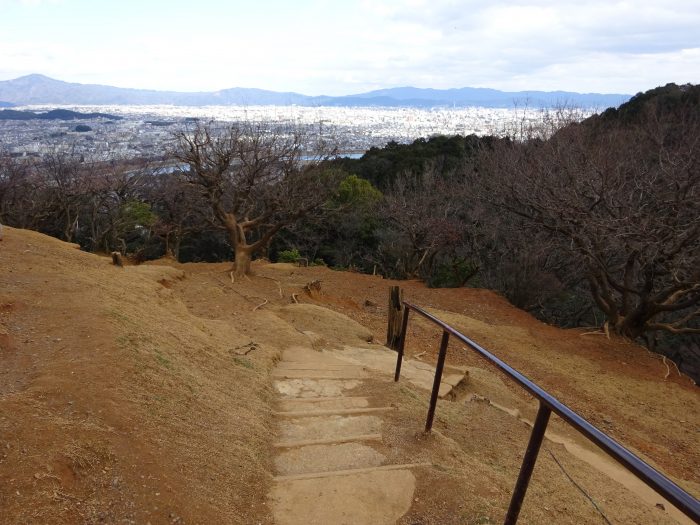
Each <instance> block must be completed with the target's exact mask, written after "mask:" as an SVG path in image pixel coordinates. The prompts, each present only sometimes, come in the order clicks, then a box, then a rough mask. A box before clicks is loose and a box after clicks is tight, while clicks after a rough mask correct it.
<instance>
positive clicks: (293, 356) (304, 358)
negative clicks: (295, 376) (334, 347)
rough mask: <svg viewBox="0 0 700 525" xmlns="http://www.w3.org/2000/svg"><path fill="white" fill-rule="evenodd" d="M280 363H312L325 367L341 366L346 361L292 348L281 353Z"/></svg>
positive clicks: (322, 353) (313, 351)
mask: <svg viewBox="0 0 700 525" xmlns="http://www.w3.org/2000/svg"><path fill="white" fill-rule="evenodd" d="M280 363H285V364H289V363H314V364H326V365H343V364H347V362H346V361H342V360H340V359H337V358H336V357H335V356H333V355H330V354H328V353H325V352H319V351H317V350H312V349H310V348H303V347H299V346H297V347H292V348H287V349H286V350H284V351H283V352H282V359H281V361H280Z"/></svg>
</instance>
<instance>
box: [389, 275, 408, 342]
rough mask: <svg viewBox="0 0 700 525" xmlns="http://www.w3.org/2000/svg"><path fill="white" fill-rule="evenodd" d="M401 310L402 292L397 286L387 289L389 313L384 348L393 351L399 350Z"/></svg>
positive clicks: (402, 308) (402, 307)
mask: <svg viewBox="0 0 700 525" xmlns="http://www.w3.org/2000/svg"><path fill="white" fill-rule="evenodd" d="M403 310H404V306H403V291H402V290H401V288H400V287H399V286H391V287H390V288H389V313H388V324H387V330H386V346H388V347H389V348H391V349H393V350H398V348H399V340H400V339H401V322H402V321H403Z"/></svg>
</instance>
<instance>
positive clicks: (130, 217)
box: [119, 200, 158, 231]
mask: <svg viewBox="0 0 700 525" xmlns="http://www.w3.org/2000/svg"><path fill="white" fill-rule="evenodd" d="M119 212H120V216H121V220H122V223H123V230H124V231H129V230H133V229H134V228H136V227H137V226H142V227H144V228H147V227H150V226H152V225H153V224H154V223H155V222H156V220H157V219H158V217H157V216H156V214H155V213H153V211H151V205H150V204H148V203H147V202H142V201H137V200H130V201H127V202H126V203H124V204H123V205H122V207H121V209H120V210H119Z"/></svg>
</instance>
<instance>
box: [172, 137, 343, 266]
mask: <svg viewBox="0 0 700 525" xmlns="http://www.w3.org/2000/svg"><path fill="white" fill-rule="evenodd" d="M304 138H305V137H304V136H303V134H302V133H301V132H300V131H299V130H296V129H289V130H286V129H265V128H263V127H262V126H256V125H253V124H234V125H229V126H225V127H223V126H220V127H215V126H214V125H213V124H209V125H203V124H198V125H197V126H196V127H195V128H194V129H193V130H192V131H182V132H178V133H176V135H175V144H174V148H173V151H172V156H173V157H174V158H175V159H177V160H178V161H180V162H182V163H184V164H186V165H187V169H185V170H184V171H183V176H184V177H185V178H186V179H187V180H188V181H189V182H190V183H191V184H193V185H195V186H196V187H197V188H198V189H199V191H200V192H201V194H202V196H203V197H204V198H205V199H206V201H207V202H208V204H209V207H210V210H209V211H210V214H209V221H210V223H211V224H212V225H214V226H216V227H218V228H221V229H223V230H225V231H226V233H227V236H228V239H229V242H230V244H231V247H232V248H233V250H234V255H235V262H234V269H235V272H236V273H237V274H246V273H249V272H250V262H251V259H252V256H253V255H254V254H255V253H257V252H258V251H260V250H261V249H263V248H265V247H267V245H268V244H269V242H270V240H271V239H272V238H273V236H274V235H275V234H276V233H277V232H279V231H280V230H281V229H282V228H284V227H285V226H287V225H289V224H291V223H293V222H294V221H296V220H298V219H299V218H301V217H303V216H305V215H306V214H308V213H310V212H311V211H312V210H314V209H316V208H318V207H319V206H321V205H322V204H323V203H324V202H326V200H327V199H328V198H329V197H330V196H331V194H332V192H333V191H335V188H336V187H337V183H338V181H337V180H336V179H335V177H333V176H332V175H330V174H329V173H333V172H326V171H324V170H323V169H321V166H320V164H321V161H322V160H323V159H324V158H325V157H326V156H327V155H328V154H329V153H330V152H329V151H327V149H326V148H325V146H324V145H323V144H318V145H317V148H316V149H315V151H314V152H313V154H312V155H309V153H308V152H307V151H306V148H305V147H306V146H307V144H305V142H304Z"/></svg>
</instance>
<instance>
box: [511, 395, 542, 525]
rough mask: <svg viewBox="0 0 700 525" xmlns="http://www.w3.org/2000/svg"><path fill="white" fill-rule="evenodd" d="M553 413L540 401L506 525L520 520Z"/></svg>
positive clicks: (512, 524) (513, 524)
mask: <svg viewBox="0 0 700 525" xmlns="http://www.w3.org/2000/svg"><path fill="white" fill-rule="evenodd" d="M551 413H552V410H551V409H550V408H549V407H548V406H547V405H545V404H544V403H542V402H540V408H539V410H538V411H537V418H536V419H535V424H534V425H533V427H532V433H531V434H530V441H529V443H528V444H527V449H526V450H525V457H524V458H523V464H522V466H521V467H520V474H518V481H516V483H515V489H514V490H513V496H512V497H511V499H510V506H509V507H508V514H506V520H505V521H504V522H503V523H504V525H515V524H516V523H517V522H518V515H519V514H520V509H521V508H522V506H523V500H524V499H525V493H526V492H527V487H528V485H529V484H530V477H531V476H532V471H533V470H534V468H535V462H536V461H537V455H538V454H539V452H540V446H541V445H542V440H543V439H544V433H545V431H546V430H547V423H549V416H550V414H551Z"/></svg>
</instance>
